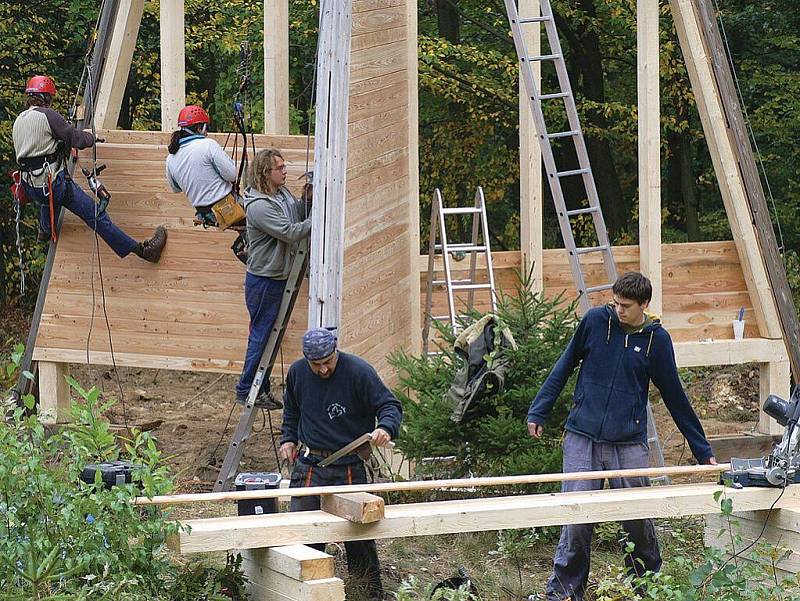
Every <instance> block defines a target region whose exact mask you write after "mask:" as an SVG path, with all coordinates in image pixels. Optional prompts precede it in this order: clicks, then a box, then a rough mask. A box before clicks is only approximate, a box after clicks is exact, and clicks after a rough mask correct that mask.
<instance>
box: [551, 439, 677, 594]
mask: <svg viewBox="0 0 800 601" xmlns="http://www.w3.org/2000/svg"><path fill="white" fill-rule="evenodd" d="M563 450H564V473H568V472H584V471H597V470H618V469H634V468H646V467H649V465H650V457H649V452H648V449H647V445H644V444H608V443H600V442H593V441H592V440H591V439H590V438H587V437H586V436H581V435H580V434H575V433H574V432H567V433H566V436H565V437H564V447H563ZM609 486H610V487H611V488H634V487H638V486H650V481H649V479H648V478H612V479H610V480H609ZM602 488H603V481H602V480H580V481H575V482H564V483H562V485H561V492H576V491H590V490H600V489H602ZM622 529H623V530H625V532H626V533H627V535H628V540H629V541H630V542H632V543H633V544H634V550H633V553H631V554H630V555H626V557H625V565H627V567H628V571H629V573H632V574H636V575H639V576H641V575H643V574H644V572H645V571H653V572H657V571H658V570H659V569H660V568H661V552H660V550H659V548H658V539H657V538H656V531H655V528H654V527H653V520H629V521H624V522H622ZM593 533H594V524H573V525H569V526H562V528H561V538H560V540H559V542H558V548H557V549H556V556H555V558H554V559H553V574H552V576H550V580H548V582H547V599H548V601H562V600H563V599H572V600H573V601H582V600H583V598H584V594H585V592H586V581H587V580H588V578H589V562H590V560H591V552H592V534H593Z"/></svg>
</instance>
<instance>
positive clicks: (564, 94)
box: [539, 92, 569, 100]
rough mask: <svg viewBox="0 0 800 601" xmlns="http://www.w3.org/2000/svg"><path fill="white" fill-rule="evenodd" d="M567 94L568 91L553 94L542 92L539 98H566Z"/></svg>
mask: <svg viewBox="0 0 800 601" xmlns="http://www.w3.org/2000/svg"><path fill="white" fill-rule="evenodd" d="M567 96H569V92H557V93H555V94H542V95H541V96H539V100H552V99H553V98H566V97H567Z"/></svg>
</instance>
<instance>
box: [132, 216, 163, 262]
mask: <svg viewBox="0 0 800 601" xmlns="http://www.w3.org/2000/svg"><path fill="white" fill-rule="evenodd" d="M166 243H167V230H166V228H165V227H164V226H163V225H159V226H158V227H157V228H156V231H155V232H153V237H152V238H150V239H148V240H144V241H143V242H139V246H137V247H136V248H134V249H133V252H134V253H135V254H136V256H137V257H141V258H142V259H144V260H145V261H150V262H151V263H158V260H159V259H160V258H161V251H163V250H164V245H165V244H166Z"/></svg>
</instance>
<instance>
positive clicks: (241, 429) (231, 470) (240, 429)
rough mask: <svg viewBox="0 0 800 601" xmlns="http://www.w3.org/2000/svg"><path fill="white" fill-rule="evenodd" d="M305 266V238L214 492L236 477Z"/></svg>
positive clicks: (296, 256) (306, 260) (301, 243)
mask: <svg viewBox="0 0 800 601" xmlns="http://www.w3.org/2000/svg"><path fill="white" fill-rule="evenodd" d="M307 266H308V239H305V240H302V241H301V242H300V244H299V246H298V249H297V252H296V253H295V256H294V259H293V261H292V267H291V269H290V271H289V277H288V278H287V280H286V288H284V291H283V298H282V299H281V306H280V308H279V309H278V316H277V317H276V318H275V325H273V326H272V331H271V332H270V333H269V338H268V339H267V345H266V346H265V347H264V352H263V353H262V354H261V361H259V364H258V370H257V371H256V375H255V377H254V378H253V384H252V385H251V386H250V392H249V393H248V394H247V400H246V401H245V406H244V411H242V415H241V416H240V417H239V423H238V425H237V426H236V430H235V431H234V433H233V438H232V439H231V443H230V445H229V446H228V451H227V452H226V453H225V459H224V461H223V462H222V468H221V469H220V471H219V475H218V476H217V481H216V483H215V484H214V492H222V491H225V490H229V489H230V487H231V484H232V483H233V480H234V479H235V478H236V471H237V470H238V469H239V462H240V461H241V460H242V454H243V453H244V445H245V443H246V442H247V439H248V438H250V435H251V434H252V432H253V423H254V422H255V420H256V417H257V415H258V411H257V408H256V406H255V401H256V397H257V396H258V393H259V391H260V390H261V384H262V382H264V380H265V379H266V380H269V376H270V374H271V373H272V368H273V366H274V365H275V359H276V358H277V356H278V351H279V350H280V347H281V342H283V335H284V334H285V333H286V328H287V326H288V325H289V320H290V319H291V317H292V309H293V308H294V304H295V301H296V300H297V295H298V293H299V292H300V285H301V284H302V283H303V278H304V277H305V274H306V268H307Z"/></svg>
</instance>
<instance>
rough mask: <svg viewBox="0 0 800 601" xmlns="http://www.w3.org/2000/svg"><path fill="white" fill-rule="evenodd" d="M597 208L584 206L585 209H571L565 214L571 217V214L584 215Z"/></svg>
mask: <svg viewBox="0 0 800 601" xmlns="http://www.w3.org/2000/svg"><path fill="white" fill-rule="evenodd" d="M598 209H599V207H586V208H585V209H574V210H572V211H567V215H568V216H569V217H572V216H573V215H585V214H586V213H594V212H596V211H597V210H598Z"/></svg>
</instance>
